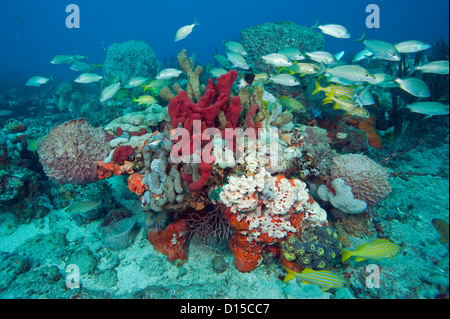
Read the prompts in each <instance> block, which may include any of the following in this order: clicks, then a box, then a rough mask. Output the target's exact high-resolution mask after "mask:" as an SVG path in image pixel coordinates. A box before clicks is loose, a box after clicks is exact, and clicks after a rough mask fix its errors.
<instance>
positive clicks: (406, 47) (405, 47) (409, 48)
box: [394, 40, 431, 53]
mask: <svg viewBox="0 0 450 319" xmlns="http://www.w3.org/2000/svg"><path fill="white" fill-rule="evenodd" d="M394 46H395V48H396V49H397V51H398V52H400V53H414V52H419V51H423V50H426V49H429V48H431V45H430V44H428V43H425V42H422V41H418V40H409V41H403V42H400V43H397V44H394Z"/></svg>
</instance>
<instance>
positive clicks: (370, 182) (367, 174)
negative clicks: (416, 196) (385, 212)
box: [331, 154, 391, 207]
mask: <svg viewBox="0 0 450 319" xmlns="http://www.w3.org/2000/svg"><path fill="white" fill-rule="evenodd" d="M337 178H341V179H343V180H344V181H345V184H346V185H348V186H350V187H351V188H352V192H353V195H354V197H355V198H356V199H359V200H362V201H364V202H365V203H366V204H367V206H368V207H370V206H373V205H375V204H376V203H378V202H380V201H381V200H383V199H385V198H386V197H387V196H388V195H389V193H390V192H391V185H390V184H389V174H388V171H387V169H386V168H384V167H383V166H381V165H379V164H377V163H375V162H374V161H373V160H371V159H370V158H368V157H367V156H364V155H360V154H346V155H336V156H334V157H333V163H332V165H331V179H332V180H335V179H337Z"/></svg>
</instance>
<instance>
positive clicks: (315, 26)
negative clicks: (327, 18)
mask: <svg viewBox="0 0 450 319" xmlns="http://www.w3.org/2000/svg"><path fill="white" fill-rule="evenodd" d="M319 25H320V23H319V18H316V24H315V25H313V26H312V27H311V28H310V29H314V28H317V27H318V26H319Z"/></svg>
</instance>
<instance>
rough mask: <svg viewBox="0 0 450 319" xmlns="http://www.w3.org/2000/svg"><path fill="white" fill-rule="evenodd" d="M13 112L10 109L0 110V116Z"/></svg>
mask: <svg viewBox="0 0 450 319" xmlns="http://www.w3.org/2000/svg"><path fill="white" fill-rule="evenodd" d="M12 113H13V112H12V111H11V110H0V117H1V116H8V115H11V114H12Z"/></svg>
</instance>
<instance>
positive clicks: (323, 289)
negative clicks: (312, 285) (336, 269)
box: [320, 287, 330, 291]
mask: <svg viewBox="0 0 450 319" xmlns="http://www.w3.org/2000/svg"><path fill="white" fill-rule="evenodd" d="M328 289H330V287H322V288H320V291H327V290H328Z"/></svg>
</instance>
